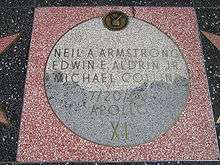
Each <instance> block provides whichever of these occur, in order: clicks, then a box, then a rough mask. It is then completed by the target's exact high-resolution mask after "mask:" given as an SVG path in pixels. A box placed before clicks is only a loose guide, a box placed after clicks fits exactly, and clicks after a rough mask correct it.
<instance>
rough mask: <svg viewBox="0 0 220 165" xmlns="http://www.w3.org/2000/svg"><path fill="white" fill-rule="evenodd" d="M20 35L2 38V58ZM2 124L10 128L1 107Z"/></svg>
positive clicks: (0, 121)
mask: <svg viewBox="0 0 220 165" xmlns="http://www.w3.org/2000/svg"><path fill="white" fill-rule="evenodd" d="M19 35H20V34H19V33H16V34H13V35H9V36H5V37H2V38H0V56H1V55H2V54H3V53H4V52H5V51H6V50H7V49H8V48H10V46H11V45H12V44H13V43H14V42H15V41H16V40H17V39H18V38H19ZM0 124H3V125H6V126H9V125H10V121H9V119H8V118H7V116H6V113H5V110H4V109H3V108H1V107H0Z"/></svg>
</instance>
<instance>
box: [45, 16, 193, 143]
mask: <svg viewBox="0 0 220 165" xmlns="http://www.w3.org/2000/svg"><path fill="white" fill-rule="evenodd" d="M187 71H188V70H187V66H186V63H185V61H184V58H183V56H182V54H181V52H180V50H179V49H178V47H177V45H176V44H175V43H174V42H173V41H172V40H171V39H170V38H169V37H168V36H167V35H166V34H164V33H163V32H161V31H160V30H159V29H157V28H156V27H155V26H153V25H151V24H149V23H147V22H145V21H142V20H139V19H136V18H131V17H129V24H128V26H127V27H126V28H125V29H123V30H120V31H110V30H108V29H107V28H106V27H105V26H104V25H103V23H102V18H101V17H100V18H93V19H90V20H87V21H85V22H82V23H81V24H79V25H77V26H75V27H73V28H72V29H70V30H69V31H67V32H66V33H65V34H64V35H63V36H62V37H61V38H60V39H59V40H58V41H57V43H56V44H55V45H54V47H53V49H52V50H51V52H50V55H49V58H48V61H47V65H46V68H45V90H46V94H47V98H48V101H49V104H50V106H51V108H52V110H53V111H54V113H55V114H56V115H57V117H58V118H59V119H60V121H61V122H62V123H63V124H64V125H65V126H66V127H67V128H69V129H70V130H71V131H72V132H73V133H75V134H77V135H79V136H80V137H81V138H84V139H86V140H89V141H91V142H93V143H97V144H102V145H107V146H117V147H122V146H133V145H138V144H144V143H146V142H148V141H151V140H153V139H155V138H156V137H158V136H159V135H160V134H162V133H164V132H166V131H167V130H168V129H169V128H171V127H172V126H173V125H174V124H175V122H176V120H177V119H178V117H179V116H180V114H181V112H182V111H183V110H184V107H185V104H186V102H187V95H188V86H189V78H188V72H187Z"/></svg>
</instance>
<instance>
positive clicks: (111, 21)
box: [103, 11, 128, 31]
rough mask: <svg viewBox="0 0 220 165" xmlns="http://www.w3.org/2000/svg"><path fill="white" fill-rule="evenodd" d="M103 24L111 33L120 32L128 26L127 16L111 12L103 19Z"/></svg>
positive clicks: (118, 12) (119, 12)
mask: <svg viewBox="0 0 220 165" xmlns="http://www.w3.org/2000/svg"><path fill="white" fill-rule="evenodd" d="M103 24H104V25H105V27H106V28H108V29H109V30H112V31H118V30H122V29H124V28H125V27H126V26H127V25H128V16H127V15H126V14H125V13H123V12H121V11H112V12H110V13H108V14H107V15H106V16H105V17H104V18H103Z"/></svg>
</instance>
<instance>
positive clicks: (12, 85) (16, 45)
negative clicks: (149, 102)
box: [0, 0, 220, 165]
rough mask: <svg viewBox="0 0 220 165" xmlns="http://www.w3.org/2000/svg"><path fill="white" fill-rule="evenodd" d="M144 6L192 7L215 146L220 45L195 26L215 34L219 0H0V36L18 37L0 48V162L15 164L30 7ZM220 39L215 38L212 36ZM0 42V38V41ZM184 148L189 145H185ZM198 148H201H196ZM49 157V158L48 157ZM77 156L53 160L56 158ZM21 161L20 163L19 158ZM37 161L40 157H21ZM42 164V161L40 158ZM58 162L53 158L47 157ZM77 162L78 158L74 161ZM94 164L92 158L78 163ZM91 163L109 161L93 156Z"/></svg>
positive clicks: (219, 31) (219, 129) (219, 30)
mask: <svg viewBox="0 0 220 165" xmlns="http://www.w3.org/2000/svg"><path fill="white" fill-rule="evenodd" d="M105 5H108V6H147V7H157V8H163V7H177V8H179V7H183V8H188V7H190V8H194V10H195V12H196V14H197V18H196V19H197V21H198V26H199V30H200V32H199V39H200V41H201V45H202V49H203V56H204V65H205V69H206V75H207V79H208V85H209V96H210V100H211V103H212V110H213V114H214V118H213V121H214V122H215V128H216V133H217V139H218V142H219V146H220V118H219V117H220V48H219V47H216V45H215V44H213V43H212V42H211V41H210V40H209V39H208V38H207V36H205V35H204V34H203V33H202V32H201V31H205V32H209V33H212V34H213V35H217V36H220V1H219V0H210V1H205V0H185V1H183V0H166V1H163V0H139V1H138V0H118V1H116V0H107V1H105V0H98V1H95V0H94V1H93V0H85V1H77V0H1V1H0V40H1V38H3V37H5V36H10V35H13V34H18V33H19V36H18V38H17V39H16V40H15V41H13V42H12V43H11V44H9V45H8V46H7V49H5V50H4V51H3V52H2V53H1V54H0V113H1V114H0V119H1V120H2V121H3V119H5V120H7V121H8V122H9V123H10V124H9V125H7V124H4V122H2V123H0V164H19V162H17V161H16V155H17V151H18V141H19V129H20V122H21V114H22V107H23V97H24V87H25V79H26V72H27V64H28V56H29V48H30V43H31V34H32V29H33V21H34V20H33V19H34V14H35V12H34V10H35V9H36V8H40V7H71V6H72V7H73V6H105ZM218 42H220V41H218ZM0 43H1V41H0ZM189 152H190V151H189ZM201 152H202V151H201ZM51 163H52V162H51ZM73 163H74V164H76V163H79V162H74V160H73V161H69V162H67V161H64V162H62V161H59V164H73ZM20 164H25V163H20ZM26 164H40V163H26ZM44 164H47V163H44ZM53 164H58V162H53ZM80 164H83V163H80ZM84 164H96V163H84ZM97 164H110V163H105V162H97ZM118 164H146V165H148V164H152V165H167V164H170V165H174V164H182V165H188V164H195V165H197V164H198V165H199V164H207V165H212V164H213V165H214V164H220V162H218V161H207V162H205V161H197V162H195V161H178V162H177V161H166V162H157V161H156V160H155V161H154V162H145V161H141V162H127V163H122V162H121V163H118Z"/></svg>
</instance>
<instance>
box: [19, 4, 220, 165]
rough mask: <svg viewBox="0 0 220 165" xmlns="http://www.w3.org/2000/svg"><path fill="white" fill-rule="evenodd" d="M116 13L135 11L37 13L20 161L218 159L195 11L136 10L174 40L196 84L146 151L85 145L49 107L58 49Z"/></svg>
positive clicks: (47, 10)
mask: <svg viewBox="0 0 220 165" xmlns="http://www.w3.org/2000/svg"><path fill="white" fill-rule="evenodd" d="M116 9H117V10H121V11H123V12H125V13H127V14H128V15H130V16H132V10H131V8H130V7H73V8H66V7H65V8H64V7H62V8H38V9H36V10H35V18H34V26H33V34H32V41H31V48H30V55H29V62H28V72H27V79H26V85H25V96H24V106H23V111H22V119H21V129H20V138H19V145H18V154H17V161H21V162H35V161H64V160H65V161H68V160H72V161H73V160H86V161H88V160H107V161H111V160H116V161H123V160H216V159H218V156H219V153H218V146H217V139H216V133H215V129H214V121H213V114H212V109H211V103H210V99H209V94H208V84H207V78H206V75H205V70H204V65H203V57H202V56H203V55H202V50H201V46H200V43H199V36H198V27H197V24H196V15H195V11H194V9H193V8H147V7H135V11H136V15H135V17H136V18H139V19H142V20H145V21H147V22H149V23H151V24H153V25H154V26H156V27H157V28H159V29H160V30H161V31H163V32H164V33H166V34H167V35H168V36H169V37H170V38H172V39H173V40H174V41H175V42H176V43H177V45H178V47H179V48H180V50H181V51H182V53H183V55H184V57H185V59H186V63H187V65H188V69H189V76H190V82H191V86H190V95H189V98H188V103H187V106H186V108H185V110H184V111H183V113H182V115H181V116H180V118H179V120H178V121H177V123H176V124H175V125H174V126H173V127H172V128H171V129H170V130H169V131H167V132H166V133H165V134H162V135H161V136H160V137H158V138H157V139H155V140H154V141H152V142H150V143H146V144H143V145H137V146H135V147H107V146H102V145H98V144H94V143H92V142H89V141H86V140H83V139H82V138H80V137H79V136H77V135H76V134H74V133H72V132H71V131H70V130H68V129H67V128H66V127H65V126H64V125H63V124H62V123H60V122H59V119H58V118H57V117H56V116H55V114H54V113H53V111H52V109H51V108H50V106H49V103H48V102H47V98H46V94H45V90H44V80H43V77H44V68H45V65H46V60H47V58H48V56H49V53H50V51H51V49H52V47H53V45H54V44H55V43H56V41H57V40H58V39H59V38H60V37H61V35H62V34H63V33H65V32H66V31H67V30H69V29H70V28H72V27H73V26H74V25H76V24H79V23H80V22H82V21H85V20H87V19H91V18H93V17H98V16H103V15H104V14H106V13H108V12H109V11H110V10H116Z"/></svg>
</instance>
